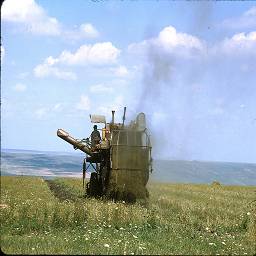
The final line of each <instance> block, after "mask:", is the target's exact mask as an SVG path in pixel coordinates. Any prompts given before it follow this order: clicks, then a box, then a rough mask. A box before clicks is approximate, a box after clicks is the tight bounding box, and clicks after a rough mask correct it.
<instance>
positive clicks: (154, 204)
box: [1, 176, 256, 255]
mask: <svg viewBox="0 0 256 256" xmlns="http://www.w3.org/2000/svg"><path fill="white" fill-rule="evenodd" d="M49 187H51V188H52V189H50V188H49ZM148 190H149V193H150V198H149V202H148V204H147V205H146V206H143V205H140V204H138V203H136V204H133V205H126V204H124V203H122V202H120V203H114V202H111V201H103V200H96V199H88V198H84V197H83V189H82V181H81V179H70V178H61V179H56V180H54V181H52V182H51V183H47V182H46V181H45V180H43V179H42V178H38V177H37V178H36V177H17V176H16V177H8V176H6V177H1V250H2V251H3V252H5V253H7V254H129V255H132V254H134V255H136V254H137V255H138V254H165V255H166V254H175V255H177V254H182V255H184V254H189V255H195V254H200V255H202V254H203V255H206V254H208V255H209V254H211V255H213V254H220V255H223V254H229V255H231V254H232V255H234V254H238V255H253V254H255V253H256V249H255V244H256V240H255V239H256V207H255V199H256V187H253V186H251V187H245V186H243V187H242V186H222V185H218V184H215V185H190V184H163V183H150V184H149V185H148Z"/></svg>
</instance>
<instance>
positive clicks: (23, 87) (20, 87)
mask: <svg viewBox="0 0 256 256" xmlns="http://www.w3.org/2000/svg"><path fill="white" fill-rule="evenodd" d="M13 89H14V91H16V92H24V91H26V89H27V86H26V85H25V84H21V83H18V84H16V85H15V86H14V87H13Z"/></svg>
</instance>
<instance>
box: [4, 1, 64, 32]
mask: <svg viewBox="0 0 256 256" xmlns="http://www.w3.org/2000/svg"><path fill="white" fill-rule="evenodd" d="M1 12H2V20H3V21H9V22H13V23H18V24H21V25H23V27H22V28H23V30H24V31H25V32H31V33H33V34H40V35H55V36H56V35H60V33H61V25H60V23H59V22H58V20H57V19H56V18H53V17H49V16H48V15H47V14H46V12H45V10H44V9H43V8H42V7H41V6H39V5H38V4H37V3H36V2H35V1H34V0H22V1H20V0H6V1H4V2H3V5H2V10H1Z"/></svg>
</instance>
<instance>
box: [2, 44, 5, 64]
mask: <svg viewBox="0 0 256 256" xmlns="http://www.w3.org/2000/svg"><path fill="white" fill-rule="evenodd" d="M4 56H5V49H4V47H3V46H2V45H1V61H3V60H4Z"/></svg>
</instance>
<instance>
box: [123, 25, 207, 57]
mask: <svg viewBox="0 0 256 256" xmlns="http://www.w3.org/2000/svg"><path fill="white" fill-rule="evenodd" d="M204 48H205V46H204V43H203V42H202V41H201V40H200V39H199V38H197V37H195V36H192V35H189V34H186V33H180V32H177V31H176V29H175V28H174V27H173V26H168V27H165V28H164V29H163V30H162V31H160V33H159V35H158V36H157V37H155V38H151V39H148V40H144V41H143V42H140V43H134V44H131V45H129V46H128V50H129V51H130V52H136V53H142V54H145V53H146V54H147V53H148V52H149V51H152V50H154V49H158V50H161V51H164V52H166V53H170V54H175V55H180V56H184V57H190V56H193V55H196V54H198V53H199V52H203V50H204Z"/></svg>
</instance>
